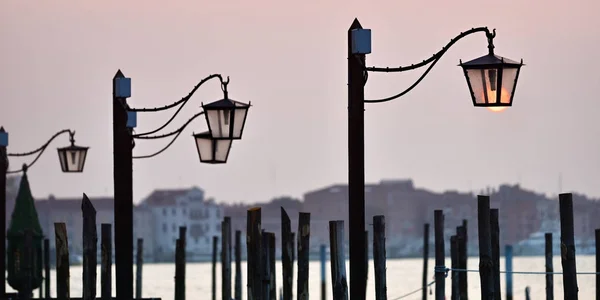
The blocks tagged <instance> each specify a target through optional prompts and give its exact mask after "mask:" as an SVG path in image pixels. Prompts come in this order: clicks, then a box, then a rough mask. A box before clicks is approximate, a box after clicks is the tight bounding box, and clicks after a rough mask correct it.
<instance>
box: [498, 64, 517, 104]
mask: <svg viewBox="0 0 600 300" xmlns="http://www.w3.org/2000/svg"><path fill="white" fill-rule="evenodd" d="M516 78H517V68H504V69H503V70H502V98H501V99H500V100H501V101H500V102H501V103H507V104H510V102H511V98H512V95H513V93H514V92H515V79H516Z"/></svg>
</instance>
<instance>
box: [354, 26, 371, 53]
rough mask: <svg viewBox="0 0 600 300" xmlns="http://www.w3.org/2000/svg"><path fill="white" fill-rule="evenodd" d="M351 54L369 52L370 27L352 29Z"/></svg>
mask: <svg viewBox="0 0 600 300" xmlns="http://www.w3.org/2000/svg"><path fill="white" fill-rule="evenodd" d="M351 34H352V54H369V53H371V29H353V30H352V33H351Z"/></svg>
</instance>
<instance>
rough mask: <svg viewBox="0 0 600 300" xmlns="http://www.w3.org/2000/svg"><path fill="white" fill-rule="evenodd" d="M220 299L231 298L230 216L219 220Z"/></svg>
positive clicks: (229, 299) (228, 299) (226, 299)
mask: <svg viewBox="0 0 600 300" xmlns="http://www.w3.org/2000/svg"><path fill="white" fill-rule="evenodd" d="M221 299H223V300H231V218H230V217H225V218H223V221H222V222H221Z"/></svg>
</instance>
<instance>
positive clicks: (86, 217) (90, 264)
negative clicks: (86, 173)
mask: <svg viewBox="0 0 600 300" xmlns="http://www.w3.org/2000/svg"><path fill="white" fill-rule="evenodd" d="M81 212H82V214H83V231H82V232H83V278H82V279H83V293H82V294H83V300H95V299H96V267H97V266H98V262H97V257H98V249H97V247H98V246H97V245H98V233H97V232H96V209H95V208H94V205H92V202H91V201H90V199H89V198H88V197H87V195H86V194H83V199H82V201H81Z"/></svg>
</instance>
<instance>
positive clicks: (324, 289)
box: [319, 244, 327, 300]
mask: <svg viewBox="0 0 600 300" xmlns="http://www.w3.org/2000/svg"><path fill="white" fill-rule="evenodd" d="M325 247H326V246H325V244H321V247H320V251H319V254H320V258H321V300H326V299H327V295H326V293H327V287H326V280H325V273H326V272H325V264H326V263H327V249H326V248H325Z"/></svg>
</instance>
